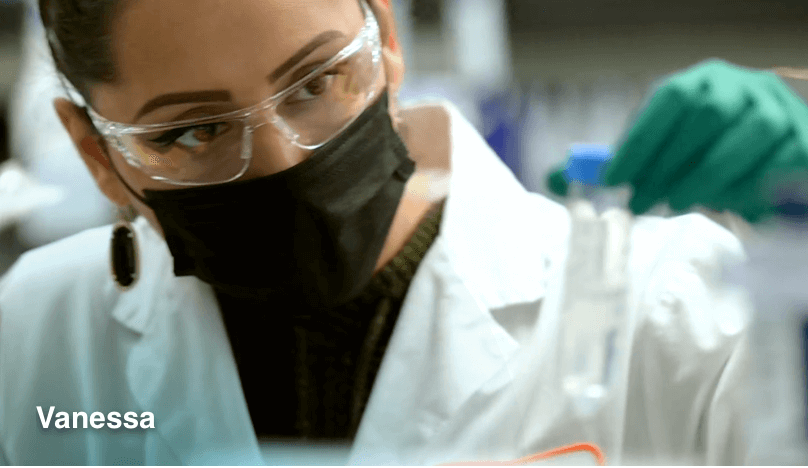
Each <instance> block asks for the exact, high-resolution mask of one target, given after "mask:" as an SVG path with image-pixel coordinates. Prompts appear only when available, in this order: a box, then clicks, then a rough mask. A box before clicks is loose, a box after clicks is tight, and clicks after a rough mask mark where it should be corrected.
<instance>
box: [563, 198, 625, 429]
mask: <svg viewBox="0 0 808 468" xmlns="http://www.w3.org/2000/svg"><path fill="white" fill-rule="evenodd" d="M601 200H602V198H601ZM599 208H603V207H602V206H601V207H599ZM569 210H570V215H571V218H572V225H571V229H572V230H571V233H570V251H569V257H568V260H567V269H566V282H565V292H564V293H565V297H564V309H563V325H562V329H563V331H562V341H561V343H562V352H561V360H560V371H561V379H562V385H563V388H564V391H565V392H566V393H567V395H568V396H570V397H571V399H572V402H573V404H574V405H575V407H576V409H577V410H578V411H579V412H581V413H583V414H591V413H593V412H595V411H597V410H598V409H599V408H600V406H601V403H602V402H603V400H604V399H605V398H606V396H607V395H608V394H609V392H610V391H611V389H612V387H613V386H614V384H615V382H616V381H617V373H618V371H619V369H618V363H619V361H620V356H621V355H622V353H623V351H624V349H623V348H624V347H625V346H624V342H625V340H626V336H625V330H624V328H625V325H626V320H625V315H626V301H627V276H626V266H627V260H628V240H629V232H630V227H631V216H630V215H629V214H628V213H627V212H626V211H625V210H621V209H618V208H607V209H606V211H605V212H604V213H602V214H599V213H598V211H597V210H596V208H595V205H594V204H593V203H592V202H590V201H589V200H585V199H580V198H578V199H575V200H573V202H572V203H571V204H570V205H569Z"/></svg>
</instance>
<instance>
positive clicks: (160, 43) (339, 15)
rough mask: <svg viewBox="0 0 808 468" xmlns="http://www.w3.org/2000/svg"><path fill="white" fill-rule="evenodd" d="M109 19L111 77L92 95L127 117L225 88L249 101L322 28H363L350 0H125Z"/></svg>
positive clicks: (113, 113)
mask: <svg viewBox="0 0 808 468" xmlns="http://www.w3.org/2000/svg"><path fill="white" fill-rule="evenodd" d="M125 5H126V6H125V7H124V9H123V11H121V12H120V13H119V15H118V17H117V18H116V20H115V22H114V24H113V34H112V41H111V44H110V46H111V50H112V53H113V57H114V60H115V66H116V76H117V78H118V79H117V80H116V83H115V84H114V85H102V86H100V87H99V88H100V89H99V92H98V93H97V94H96V96H97V98H98V99H97V105H98V110H100V111H101V112H102V115H104V116H105V117H107V118H109V119H111V120H119V121H130V120H131V118H132V116H133V115H134V114H135V113H136V112H137V109H138V108H139V107H140V106H141V105H142V104H143V103H145V102H147V101H148V100H149V99H151V98H153V97H155V96H159V95H162V94H168V93H177V92H187V91H206V90H228V91H229V92H230V93H231V94H232V96H233V98H234V100H235V101H236V102H240V101H242V103H243V104H245V105H248V104H251V102H248V101H253V100H260V99H261V98H263V97H266V95H267V94H268V93H271V91H272V89H273V88H272V87H271V86H270V84H269V81H268V80H267V79H266V77H267V75H269V74H270V72H272V71H273V70H275V69H276V68H277V67H278V66H279V65H281V64H282V63H283V62H285V61H287V59H289V58H290V57H292V56H293V55H295V53H296V52H297V51H298V50H299V49H300V48H301V47H303V46H304V45H306V44H307V43H308V42H309V41H310V40H312V39H313V38H314V37H316V36H317V35H319V34H320V33H322V32H324V31H328V30H337V31H341V32H343V33H344V34H345V36H346V38H345V39H341V40H338V41H335V43H334V44H333V45H332V46H331V50H333V48H334V47H337V49H336V50H339V46H344V45H346V44H347V43H348V42H350V40H351V39H353V37H354V36H355V35H356V33H358V32H359V30H360V28H361V27H362V25H363V23H364V22H363V17H362V12H361V9H360V7H359V4H358V2H357V1H356V0H235V1H234V0H130V1H127V2H125Z"/></svg>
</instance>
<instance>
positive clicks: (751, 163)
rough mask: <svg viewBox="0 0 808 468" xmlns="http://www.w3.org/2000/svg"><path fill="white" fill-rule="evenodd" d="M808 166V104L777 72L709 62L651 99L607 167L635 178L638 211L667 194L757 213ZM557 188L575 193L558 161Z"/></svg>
mask: <svg viewBox="0 0 808 468" xmlns="http://www.w3.org/2000/svg"><path fill="white" fill-rule="evenodd" d="M805 170H808V107H806V105H805V103H804V101H803V100H802V98H801V97H799V96H798V95H797V94H795V93H794V91H792V90H791V88H789V87H788V85H786V84H785V83H784V82H783V81H782V80H780V79H779V78H778V77H777V76H776V75H775V74H773V73H770V72H763V71H752V70H748V69H744V68H739V67H736V66H734V65H731V64H729V63H726V62H723V61H720V60H710V61H707V62H704V63H702V64H699V65H697V66H694V67H692V68H690V69H688V70H685V71H684V72H682V73H679V74H676V75H673V76H672V77H670V78H668V79H667V80H666V81H665V82H664V83H663V84H662V86H661V87H659V88H658V89H657V90H656V92H655V93H653V94H652V95H651V97H650V99H649V100H648V103H647V105H645V106H643V107H642V110H641V112H640V114H639V117H638V118H637V119H636V121H635V122H634V125H633V126H632V127H631V128H630V130H629V131H628V132H627V133H626V134H625V135H624V136H623V138H622V144H620V145H619V149H618V150H617V153H616V154H615V157H614V160H613V161H612V163H611V165H610V166H609V168H608V170H607V171H606V183H607V184H608V185H620V184H624V183H628V184H630V185H631V186H632V188H633V191H634V194H633V197H632V200H631V202H630V208H631V210H632V211H633V212H634V213H635V214H641V213H644V212H646V211H648V210H649V209H650V208H652V207H653V206H654V205H656V204H657V203H661V202H665V201H667V202H668V204H669V205H670V207H671V208H672V209H673V210H676V211H684V210H687V209H689V208H691V207H693V206H695V205H701V206H704V207H707V208H711V209H714V210H718V211H723V210H730V211H734V212H736V213H737V214H739V215H741V216H743V217H745V218H746V219H748V220H750V221H757V220H759V219H760V218H761V217H762V216H763V215H766V214H768V213H770V212H771V210H772V208H773V205H774V202H775V201H776V200H775V199H774V197H773V196H772V192H771V190H770V188H771V187H773V186H774V185H775V184H777V183H778V181H779V180H781V179H783V178H787V177H792V176H793V175H794V174H795V173H797V172H800V171H805ZM547 182H548V185H549V187H550V189H551V190H552V191H553V192H555V193H556V194H559V195H566V191H567V181H566V179H565V178H564V175H563V169H562V168H559V169H557V170H556V171H554V172H553V173H551V174H550V176H549V177H548V181H547Z"/></svg>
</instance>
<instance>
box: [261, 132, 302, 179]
mask: <svg viewBox="0 0 808 468" xmlns="http://www.w3.org/2000/svg"><path fill="white" fill-rule="evenodd" d="M261 122H262V123H260V124H259V125H254V126H253V131H252V140H253V141H252V152H253V153H252V162H251V163H250V169H249V171H248V173H251V175H252V176H255V177H260V176H265V175H270V174H274V173H276V172H280V171H283V170H286V169H289V168H290V167H292V166H295V165H297V164H299V163H300V162H302V161H303V160H304V159H305V158H306V155H305V152H304V151H303V150H302V148H300V147H298V146H295V145H294V144H292V142H291V141H290V140H289V138H288V137H287V136H286V135H285V134H284V132H283V131H282V130H280V129H279V128H277V127H276V126H275V125H272V121H271V120H267V119H261ZM267 123H269V124H270V125H265V124H267Z"/></svg>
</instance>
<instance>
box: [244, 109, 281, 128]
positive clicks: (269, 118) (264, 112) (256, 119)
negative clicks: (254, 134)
mask: <svg viewBox="0 0 808 468" xmlns="http://www.w3.org/2000/svg"><path fill="white" fill-rule="evenodd" d="M277 118H278V114H277V113H276V112H275V108H274V106H264V107H261V108H258V109H257V110H255V112H253V113H252V115H250V119H249V124H250V126H251V127H252V128H254V129H257V128H259V127H263V126H264V125H267V124H274V123H275V122H276V119H277Z"/></svg>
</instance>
